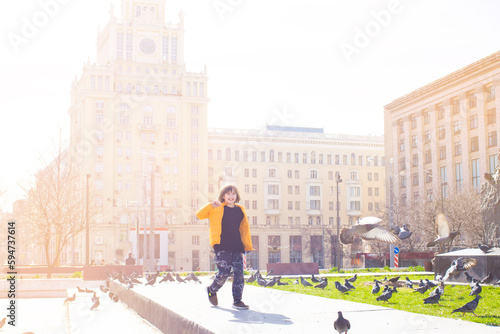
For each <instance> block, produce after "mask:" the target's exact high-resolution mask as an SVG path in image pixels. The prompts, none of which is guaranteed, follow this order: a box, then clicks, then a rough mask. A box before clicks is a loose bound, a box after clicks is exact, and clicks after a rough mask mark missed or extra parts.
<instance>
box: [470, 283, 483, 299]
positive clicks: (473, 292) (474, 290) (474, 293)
mask: <svg viewBox="0 0 500 334" xmlns="http://www.w3.org/2000/svg"><path fill="white" fill-rule="evenodd" d="M481 291H483V288H482V287H481V286H480V285H479V282H477V283H476V285H474V286H473V287H472V288H471V289H470V293H469V296H477V295H479V294H480V293H481Z"/></svg>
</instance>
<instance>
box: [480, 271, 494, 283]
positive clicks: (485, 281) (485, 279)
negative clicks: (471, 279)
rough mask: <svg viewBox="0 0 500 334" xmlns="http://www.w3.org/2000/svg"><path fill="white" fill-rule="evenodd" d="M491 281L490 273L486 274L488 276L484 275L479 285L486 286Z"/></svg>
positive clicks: (491, 275)
mask: <svg viewBox="0 0 500 334" xmlns="http://www.w3.org/2000/svg"><path fill="white" fill-rule="evenodd" d="M492 280H493V274H492V273H491V271H490V272H489V273H488V275H486V277H485V278H483V279H482V280H481V284H488V283H490V282H491V281H492Z"/></svg>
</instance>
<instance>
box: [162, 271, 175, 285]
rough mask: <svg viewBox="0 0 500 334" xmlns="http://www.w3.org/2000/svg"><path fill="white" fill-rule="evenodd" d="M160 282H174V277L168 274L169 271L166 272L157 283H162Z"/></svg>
mask: <svg viewBox="0 0 500 334" xmlns="http://www.w3.org/2000/svg"><path fill="white" fill-rule="evenodd" d="M162 282H175V279H174V278H173V277H172V275H170V273H167V274H166V275H165V276H163V278H162V279H161V280H160V281H159V282H158V284H159V283H162Z"/></svg>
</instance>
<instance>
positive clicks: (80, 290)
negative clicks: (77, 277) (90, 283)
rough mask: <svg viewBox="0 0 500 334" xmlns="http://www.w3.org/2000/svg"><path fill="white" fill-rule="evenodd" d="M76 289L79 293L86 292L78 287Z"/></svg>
mask: <svg viewBox="0 0 500 334" xmlns="http://www.w3.org/2000/svg"><path fill="white" fill-rule="evenodd" d="M76 288H77V289H78V292H86V291H85V289H82V288H80V287H79V286H78V285H77V286H76Z"/></svg>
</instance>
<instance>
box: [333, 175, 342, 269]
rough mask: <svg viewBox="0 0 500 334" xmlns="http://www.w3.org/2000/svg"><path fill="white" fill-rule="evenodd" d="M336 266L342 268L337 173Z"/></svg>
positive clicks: (339, 179)
mask: <svg viewBox="0 0 500 334" xmlns="http://www.w3.org/2000/svg"><path fill="white" fill-rule="evenodd" d="M335 182H336V183H337V268H338V269H340V268H342V254H340V212H339V210H340V203H339V183H340V182H342V179H341V178H340V174H337V179H336V180H335Z"/></svg>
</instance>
